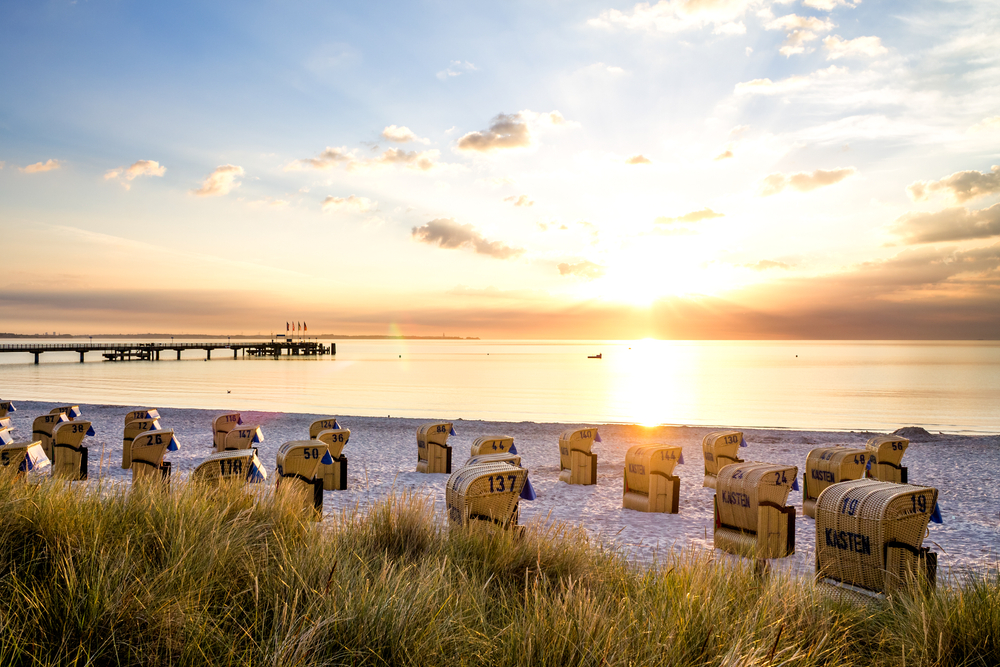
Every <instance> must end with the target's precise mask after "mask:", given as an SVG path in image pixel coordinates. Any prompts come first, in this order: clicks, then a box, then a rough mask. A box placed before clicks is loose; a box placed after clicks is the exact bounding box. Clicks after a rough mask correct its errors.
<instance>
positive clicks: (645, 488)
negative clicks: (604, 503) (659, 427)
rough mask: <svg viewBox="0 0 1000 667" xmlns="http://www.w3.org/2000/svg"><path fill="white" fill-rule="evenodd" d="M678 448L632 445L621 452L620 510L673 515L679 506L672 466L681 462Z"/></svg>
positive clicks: (678, 485) (676, 482) (676, 481)
mask: <svg viewBox="0 0 1000 667" xmlns="http://www.w3.org/2000/svg"><path fill="white" fill-rule="evenodd" d="M683 459H684V456H683V452H682V451H681V448H680V447H675V446H671V445H660V444H652V445H633V446H632V447H629V448H628V451H627V452H625V471H624V490H623V492H622V507H623V508H625V509H632V510H637V511H640V512H664V513H667V514H676V513H677V511H678V509H679V503H680V479H678V478H677V477H674V475H673V472H674V466H676V465H677V464H678V463H683Z"/></svg>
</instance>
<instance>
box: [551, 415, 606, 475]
mask: <svg viewBox="0 0 1000 667" xmlns="http://www.w3.org/2000/svg"><path fill="white" fill-rule="evenodd" d="M595 441H596V442H600V441H601V436H600V435H599V434H598V432H597V429H596V428H594V427H591V428H578V429H568V430H566V431H563V432H562V434H561V435H560V436H559V481H560V482H566V483H567V484H584V485H590V484H597V454H594V453H592V452H591V451H590V450H591V448H592V447H593V446H594V442H595Z"/></svg>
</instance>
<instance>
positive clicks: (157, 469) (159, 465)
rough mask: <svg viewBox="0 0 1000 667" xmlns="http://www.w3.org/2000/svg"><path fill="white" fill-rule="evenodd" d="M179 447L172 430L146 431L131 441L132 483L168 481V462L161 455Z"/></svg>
mask: <svg viewBox="0 0 1000 667" xmlns="http://www.w3.org/2000/svg"><path fill="white" fill-rule="evenodd" d="M177 449H179V445H178V442H177V438H176V437H175V436H174V432H173V431H147V432H145V433H140V434H139V435H137V436H136V437H135V440H133V441H132V485H133V486H135V485H136V484H140V483H156V482H163V483H167V484H169V482H170V462H169V461H164V460H163V457H164V456H165V455H166V453H167V452H168V451H176V450H177Z"/></svg>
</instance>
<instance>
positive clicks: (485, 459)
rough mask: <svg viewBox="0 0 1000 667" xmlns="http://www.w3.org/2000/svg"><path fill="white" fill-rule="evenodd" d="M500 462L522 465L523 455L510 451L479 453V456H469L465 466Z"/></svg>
mask: <svg viewBox="0 0 1000 667" xmlns="http://www.w3.org/2000/svg"><path fill="white" fill-rule="evenodd" d="M500 462H505V463H510V464H511V465H514V466H518V467H520V465H521V457H520V456H519V455H517V454H511V453H510V452H501V453H499V454H479V455H478V456H472V457H469V460H468V461H466V462H465V466H474V465H480V464H482V463H500ZM465 466H463V467H465Z"/></svg>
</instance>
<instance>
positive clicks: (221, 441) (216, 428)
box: [212, 412, 243, 452]
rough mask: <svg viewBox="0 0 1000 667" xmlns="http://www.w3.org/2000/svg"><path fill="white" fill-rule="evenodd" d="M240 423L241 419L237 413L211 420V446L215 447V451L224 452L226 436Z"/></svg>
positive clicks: (228, 413) (229, 413)
mask: <svg viewBox="0 0 1000 667" xmlns="http://www.w3.org/2000/svg"><path fill="white" fill-rule="evenodd" d="M242 423H243V418H242V417H240V413H238V412H227V413H226V414H224V415H219V416H218V417H216V418H215V419H213V420H212V445H213V446H214V447H215V451H217V452H222V451H225V449H226V435H228V434H229V432H230V431H232V430H233V429H234V428H236V427H237V426H239V425H241V424H242Z"/></svg>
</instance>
